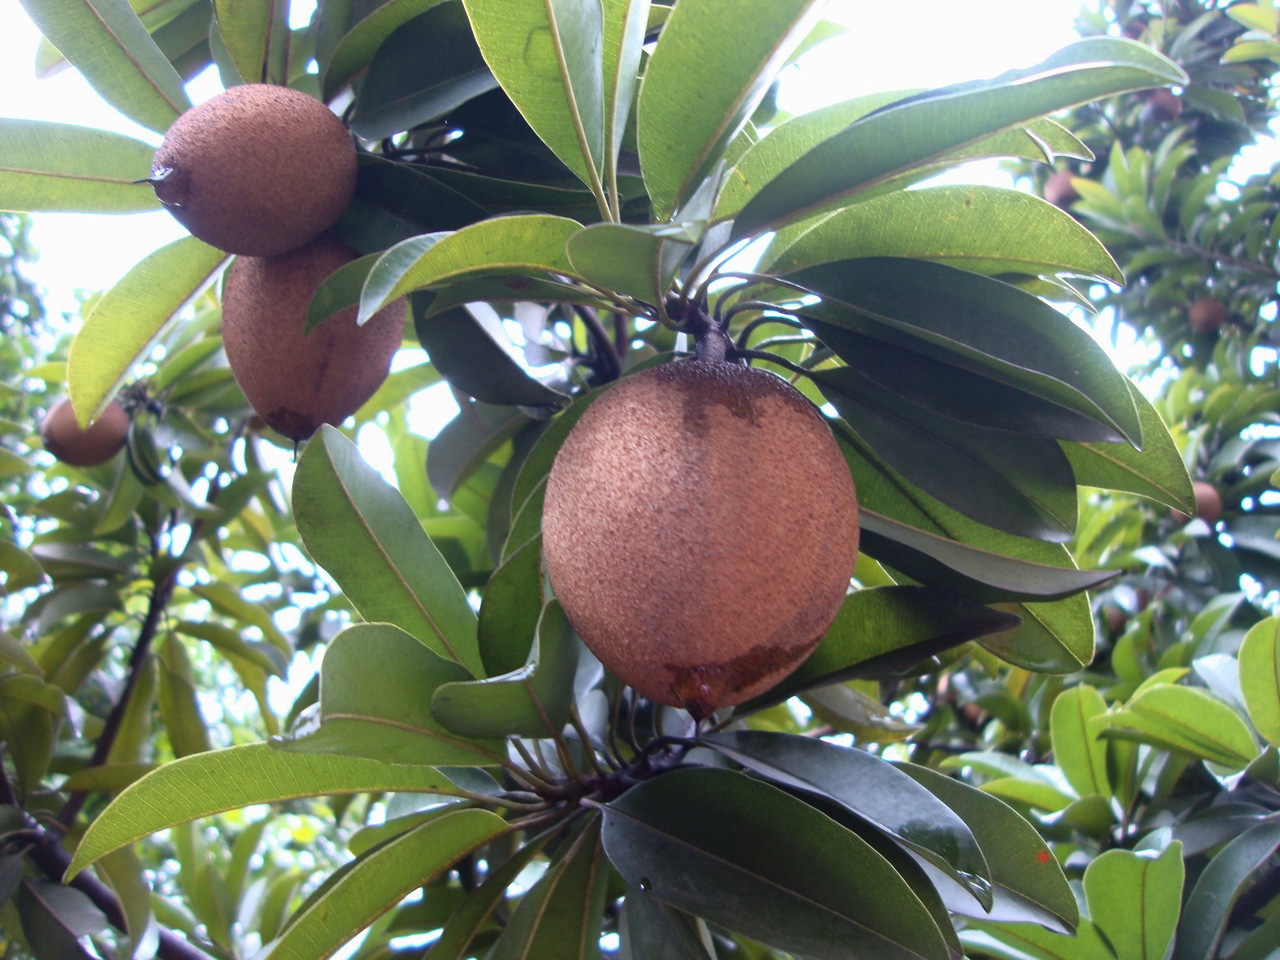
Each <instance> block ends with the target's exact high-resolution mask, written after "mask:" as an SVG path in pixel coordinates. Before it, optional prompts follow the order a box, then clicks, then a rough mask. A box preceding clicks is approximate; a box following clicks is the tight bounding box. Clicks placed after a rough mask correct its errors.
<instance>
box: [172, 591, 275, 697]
mask: <svg viewBox="0 0 1280 960" xmlns="http://www.w3.org/2000/svg"><path fill="white" fill-rule="evenodd" d="M190 589H191V592H192V593H194V594H195V595H196V596H197V597H200V598H201V599H202V600H207V601H208V602H209V605H210V606H212V607H213V608H214V609H215V610H217V611H219V612H221V613H225V614H226V615H227V616H228V617H231V618H232V619H233V620H237V621H239V622H241V623H247V624H251V625H252V626H255V627H257V628H258V629H259V630H261V631H262V636H263V637H264V638H265V639H266V640H267V642H268V643H270V644H271V645H272V646H274V647H275V648H276V649H277V650H279V651H280V652H281V653H282V654H284V655H285V657H288V656H291V655H292V654H293V647H292V645H291V644H290V643H289V640H288V638H286V637H285V635H284V634H283V633H281V632H280V628H279V627H277V626H276V625H275V621H274V620H272V619H271V611H270V610H267V609H265V608H263V607H262V606H260V605H258V604H255V603H250V602H249V601H247V600H245V599H244V598H243V597H242V596H241V595H240V591H239V590H237V589H236V588H235V587H234V586H232V585H231V584H230V583H226V582H222V581H220V582H214V583H198V584H193V585H192V586H191V588H190ZM206 626H212V625H206ZM187 632H189V633H191V635H192V636H196V637H200V638H201V639H203V640H208V641H209V642H210V643H213V644H215V645H221V646H222V647H223V649H225V650H227V651H229V652H232V653H237V654H240V655H241V656H244V655H245V653H243V652H242V651H241V650H239V649H237V648H235V647H234V646H232V645H231V644H219V643H218V639H217V638H215V637H214V636H211V635H210V633H209V632H207V631H204V632H202V631H199V630H196V631H194V632H193V631H187ZM267 656H268V657H270V655H269V654H268V655H267ZM251 659H256V658H252V657H251ZM279 660H280V658H279V657H272V658H271V659H270V662H269V663H265V664H263V668H264V669H266V670H267V671H268V672H274V673H279V670H280V665H279ZM281 675H282V674H281Z"/></svg>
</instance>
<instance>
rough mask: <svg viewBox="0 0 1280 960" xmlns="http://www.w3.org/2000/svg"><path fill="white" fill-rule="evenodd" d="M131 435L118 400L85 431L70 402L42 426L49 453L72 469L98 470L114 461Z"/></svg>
mask: <svg viewBox="0 0 1280 960" xmlns="http://www.w3.org/2000/svg"><path fill="white" fill-rule="evenodd" d="M128 433H129V415H128V414H127V413H125V410H124V407H122V406H120V404H119V403H117V402H116V401H115V400H112V401H111V402H110V403H109V404H107V408H106V409H105V410H103V411H102V415H101V416H100V417H98V419H97V420H95V421H93V423H91V424H89V429H87V430H81V429H80V425H79V424H78V423H77V422H76V413H75V410H73V409H72V408H71V401H70V400H60V401H58V402H57V403H56V404H54V406H53V408H52V409H50V410H49V412H48V414H46V415H45V418H44V422H43V423H41V424H40V436H41V439H43V440H44V446H45V449H46V450H48V451H49V452H50V453H52V454H53V455H54V456H55V457H57V458H58V460H60V461H61V462H62V463H65V464H67V465H68V466H72V467H97V466H101V465H102V464H104V463H106V462H107V461H108V460H110V459H111V458H112V457H114V456H115V455H116V454H117V453H118V452H119V451H120V448H121V447H123V446H124V441H125V437H126V436H127V435H128Z"/></svg>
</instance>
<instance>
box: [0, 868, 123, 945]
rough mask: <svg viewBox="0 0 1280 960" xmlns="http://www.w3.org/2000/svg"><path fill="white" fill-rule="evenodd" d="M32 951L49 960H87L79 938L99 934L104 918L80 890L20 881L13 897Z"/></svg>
mask: <svg viewBox="0 0 1280 960" xmlns="http://www.w3.org/2000/svg"><path fill="white" fill-rule="evenodd" d="M15 903H16V905H17V907H18V916H19V917H21V919H22V933H23V936H24V937H25V938H26V941H27V943H29V944H30V946H31V952H32V953H33V954H34V955H35V956H37V957H40V958H48V960H90V958H91V957H92V954H90V953H89V952H88V951H87V950H86V949H85V948H84V947H83V946H82V945H81V944H80V942H79V940H80V938H81V937H88V936H90V935H92V934H96V933H101V932H102V930H103V928H105V927H106V925H107V918H106V916H105V915H104V914H103V913H102V911H101V910H99V909H98V907H97V906H96V905H95V904H94V903H93V901H92V900H90V899H89V898H88V896H86V895H85V894H84V893H81V892H80V891H79V890H72V889H70V888H69V887H62V886H59V885H58V884H56V883H50V882H49V881H48V880H44V879H40V878H32V879H23V880H22V881H21V882H20V883H19V885H18V892H17V895H16V898H15Z"/></svg>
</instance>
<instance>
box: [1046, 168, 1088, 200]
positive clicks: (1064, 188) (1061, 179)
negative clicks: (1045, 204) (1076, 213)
mask: <svg viewBox="0 0 1280 960" xmlns="http://www.w3.org/2000/svg"><path fill="white" fill-rule="evenodd" d="M1071 177H1072V173H1071V171H1070V170H1055V171H1053V173H1051V174H1049V178H1048V179H1047V180H1045V182H1044V198H1045V199H1046V200H1048V201H1049V202H1050V203H1052V204H1053V205H1054V206H1055V207H1069V206H1071V204H1073V203H1075V202H1076V201H1077V200H1079V199H1080V194H1079V193H1077V192H1076V188H1075V184H1073V183H1072V182H1071Z"/></svg>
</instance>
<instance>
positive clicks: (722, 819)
mask: <svg viewBox="0 0 1280 960" xmlns="http://www.w3.org/2000/svg"><path fill="white" fill-rule="evenodd" d="M604 814H605V818H604V845H605V851H606V852H607V853H608V855H609V859H610V860H611V861H612V862H613V865H614V867H615V868H616V869H617V870H618V872H619V873H620V874H622V877H623V879H625V880H626V881H627V883H628V884H630V885H631V886H633V887H635V888H637V889H638V890H639V891H640V892H641V893H643V894H644V895H646V896H651V897H653V898H655V899H656V900H659V901H661V902H663V903H666V904H669V905H671V906H673V907H677V908H679V909H681V910H686V911H688V912H690V913H694V914H697V915H698V916H701V917H705V918H706V919H707V920H708V921H709V922H711V923H715V924H719V925H722V926H726V927H729V928H730V929H732V930H736V931H741V932H742V933H745V934H746V935H747V936H750V937H753V938H755V939H759V940H764V941H765V942H767V943H769V944H771V945H772V946H774V947H777V948H778V949H781V950H788V951H791V952H793V953H801V954H804V955H805V956H808V957H813V958H814V960H844V958H849V960H853V958H856V957H860V956H868V955H874V956H877V957H883V958H886V960H888V958H904V960H905V958H908V957H912V958H920V957H930V958H933V957H936V958H938V960H946V958H947V956H948V952H947V948H946V943H945V941H944V940H943V938H942V936H941V934H940V932H939V931H938V929H937V927H936V926H935V925H934V922H933V919H932V917H931V916H930V914H929V911H928V910H927V909H926V908H925V906H924V904H922V903H921V902H920V900H919V899H918V898H917V897H916V895H915V894H914V893H913V892H912V891H911V888H910V887H909V886H908V885H907V883H906V882H905V881H904V880H903V879H902V877H901V876H899V875H898V873H897V872H896V871H895V870H894V869H893V867H892V866H891V865H890V864H889V863H888V862H887V861H886V860H885V859H884V858H883V857H881V856H880V854H878V853H876V852H875V850H874V849H873V848H872V847H870V846H869V845H868V844H867V843H866V842H865V841H864V840H862V839H861V838H859V837H858V836H857V835H856V834H854V833H853V832H851V831H849V830H846V829H844V828H843V827H841V826H839V825H838V824H837V823H836V822H835V821H833V820H831V819H830V818H828V817H827V816H825V815H824V814H822V813H819V812H818V811H817V810H815V809H814V808H812V807H810V806H809V805H808V804H806V803H805V802H804V801H802V800H799V799H797V798H795V797H792V796H790V795H788V794H786V793H784V792H783V791H781V790H779V789H778V788H776V787H773V786H770V785H769V784H766V783H763V782H761V781H759V780H754V779H752V778H750V777H746V776H744V775H742V774H740V773H735V772H732V771H729V770H718V769H713V768H709V767H701V768H685V769H678V770H673V771H671V772H670V773H665V774H662V775H661V776H658V777H654V778H653V779H651V780H647V781H645V782H644V783H641V784H639V785H638V786H635V787H633V788H631V789H630V790H628V791H627V792H626V793H624V794H623V795H622V796H621V797H620V798H618V799H617V800H615V801H613V803H611V804H609V805H608V806H606V807H605V808H604ZM1028 829H1030V827H1028ZM745 838H750V840H749V842H744V840H745ZM869 891H874V894H875V895H874V896H869V895H868V892H869Z"/></svg>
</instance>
